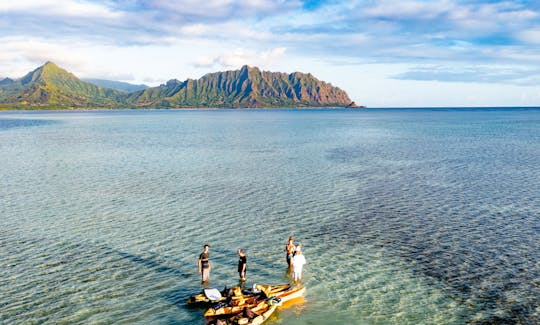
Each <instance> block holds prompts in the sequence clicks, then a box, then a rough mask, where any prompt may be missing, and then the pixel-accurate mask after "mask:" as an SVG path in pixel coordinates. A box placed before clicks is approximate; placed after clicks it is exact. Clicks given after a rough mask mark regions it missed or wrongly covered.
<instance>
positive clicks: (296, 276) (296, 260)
mask: <svg viewBox="0 0 540 325" xmlns="http://www.w3.org/2000/svg"><path fill="white" fill-rule="evenodd" d="M291 262H292V263H291V264H292V268H293V280H294V281H295V282H298V281H301V280H302V269H303V268H304V264H306V258H305V257H304V254H302V247H301V245H300V244H298V246H296V249H295V254H294V256H293V258H292V261H291Z"/></svg>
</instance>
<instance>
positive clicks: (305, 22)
mask: <svg viewBox="0 0 540 325" xmlns="http://www.w3.org/2000/svg"><path fill="white" fill-rule="evenodd" d="M0 42H1V44H2V51H1V52H0V77H20V76H22V75H23V74H25V73H26V72H28V71H30V70H32V69H34V68H35V67H37V66H39V65H41V64H43V63H44V62H46V61H53V62H56V63H57V64H59V65H60V66H62V67H64V68H66V69H68V70H70V71H71V72H73V73H75V74H76V75H77V76H79V77H87V78H90V77H94V78H106V79H113V80H122V81H127V82H132V83H146V84H149V85H158V84H160V83H163V82H165V81H166V80H168V79H173V78H177V79H180V80H183V79H186V78H199V77H200V76H202V75H204V74H205V73H208V72H213V71H218V70H229V69H238V68H239V67H240V66H242V65H243V64H249V65H253V66H259V67H260V68H262V69H264V70H272V71H283V72H294V71H303V72H311V73H312V74H314V75H315V76H316V77H318V78H320V79H323V80H325V81H328V82H331V83H332V84H334V85H336V86H338V87H340V88H342V89H344V90H346V91H347V92H348V93H349V95H350V97H351V98H352V99H353V100H355V101H356V102H357V103H359V104H364V105H368V106H370V107H388V106H390V107H396V106H520V105H523V106H540V2H538V1H493V0H491V1H487V0H485V1H451V0H440V1H439V0H435V1H421V0H410V1H409V0H404V1H396V0H380V1H375V0H366V1H354V0H351V1H320V0H319V1H311V0H305V1H301V0H292V1H283V0H244V1H240V0H206V1H198V0H185V1H172V0H126V1H121V0H104V1H80V0H17V1H2V2H0Z"/></svg>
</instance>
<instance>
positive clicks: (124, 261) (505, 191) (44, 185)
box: [0, 109, 540, 324]
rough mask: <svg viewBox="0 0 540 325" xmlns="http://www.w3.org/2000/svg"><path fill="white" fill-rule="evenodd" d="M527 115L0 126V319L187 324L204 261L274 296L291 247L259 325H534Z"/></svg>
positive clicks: (104, 116)
mask: <svg viewBox="0 0 540 325" xmlns="http://www.w3.org/2000/svg"><path fill="white" fill-rule="evenodd" d="M539 112H540V111H538V110H509V109H506V110H504V109H498V110H491V111H482V110H457V111H447V110H390V111H377V110H369V109H367V110H362V111H328V110H314V111H280V110H277V111H273V110H270V111H206V112H201V111H185V112H184V111H174V112H168V111H142V112H131V111H130V112H47V113H39V112H31V113H17V114H15V113H11V112H10V113H1V114H0V121H4V122H1V123H4V124H1V125H3V126H0V129H1V130H2V132H0V152H1V153H2V154H1V155H0V165H1V166H2V168H1V169H0V179H1V180H2V186H1V187H0V200H2V202H1V203H2V204H0V215H1V216H2V218H1V219H0V260H1V261H2V263H3V264H4V265H5V267H3V272H1V273H0V286H1V291H0V323H21V322H36V323H43V322H50V323H59V324H62V323H67V324H74V323H75V324H77V323H80V324H83V323H84V324H86V323H89V322H103V323H111V322H118V323H144V324H147V323H159V324H204V319H203V318H202V316H201V315H202V312H203V310H201V309H200V308H190V307H188V306H186V305H185V303H184V300H185V298H186V297H188V296H189V295H190V294H192V293H194V292H198V291H200V284H199V275H198V274H197V270H196V262H197V256H198V254H199V253H200V250H201V249H202V245H203V244H204V243H206V242H209V243H210V244H211V251H210V256H211V260H212V263H213V270H212V274H211V285H212V286H214V287H218V288H222V287H223V286H225V285H228V286H231V285H234V284H235V283H236V281H237V276H238V274H237V272H236V263H237V255H236V250H237V249H238V248H240V247H241V248H245V249H246V251H247V256H248V274H247V275H248V282H247V285H251V284H253V283H282V282H284V281H286V280H287V275H286V267H285V258H284V252H283V247H284V244H285V241H286V239H287V238H288V236H289V235H290V234H291V233H292V234H294V235H295V237H296V238H297V240H298V241H300V242H302V244H303V246H304V254H305V255H306V259H307V265H306V267H305V270H304V279H303V281H304V283H305V285H306V286H307V288H308V291H307V293H306V297H305V301H304V302H303V303H302V304H298V305H294V306H291V307H290V308H283V309H282V310H280V311H279V313H277V314H276V316H274V317H273V318H272V322H273V323H282V324H337V323H350V324H358V323H360V324H388V323H395V324H420V323H422V324H462V323H522V324H535V323H538V321H539V319H540V316H539V315H540V310H539V299H540V298H539V297H540V251H539V250H538V247H540V242H539V240H540V236H539V233H540V220H539V216H540V182H539V180H540V166H539V165H538V163H537V157H539V156H540V127H539V125H540V114H538V113H539ZM8 120H9V121H8ZM13 120H16V121H13ZM5 121H8V122H5ZM22 121H25V122H22ZM28 121H38V122H35V123H37V124H35V125H34V124H32V123H34V122H28ZM44 121H54V123H41V124H40V122H44ZM9 123H11V124H13V125H16V126H15V127H6V125H8V124H9ZM17 123H19V124H18V125H17ZM21 123H22V124H21ZM24 123H29V124H28V125H32V127H26V126H28V125H25V124H24ZM11 124H9V125H11Z"/></svg>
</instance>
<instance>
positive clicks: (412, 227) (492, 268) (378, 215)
mask: <svg viewBox="0 0 540 325" xmlns="http://www.w3.org/2000/svg"><path fill="white" fill-rule="evenodd" d="M359 157H362V150H358V149H354V148H353V149H351V150H348V149H347V148H344V149H339V150H336V151H334V152H331V153H330V154H329V159H331V160H333V161H336V162H343V163H350V162H351V161H357V160H359V159H360V158H359ZM464 159H465V162H463V161H461V163H463V164H465V165H467V166H468V167H467V168H468V169H467V170H470V169H473V168H474V167H475V161H468V160H466V159H467V158H464ZM457 161H458V160H457ZM439 165H443V166H445V168H447V169H448V170H450V171H452V173H451V174H447V175H445V177H446V179H444V181H445V183H439V184H437V183H433V179H437V177H438V178H440V177H441V176H440V175H441V174H440V171H439V169H438V168H440V166H439ZM454 165H455V163H448V162H444V161H443V162H439V164H433V166H429V165H428V164H426V165H419V164H410V165H400V166H399V167H395V166H390V167H387V166H364V168H365V170H362V171H359V172H357V173H347V174H343V175H342V177H343V179H345V180H347V181H354V182H357V183H358V184H361V185H359V186H358V188H357V191H356V193H355V196H354V197H351V198H350V200H348V201H347V202H346V204H347V206H348V208H350V209H349V211H351V212H350V213H348V215H343V216H340V219H339V222H335V220H333V223H332V224H326V225H324V226H323V227H322V228H321V229H320V233H319V235H320V236H329V235H330V234H333V233H339V234H342V235H343V237H342V238H344V239H343V240H346V241H354V242H355V243H356V244H363V243H365V244H369V245H373V246H374V247H376V248H380V249H382V250H384V251H386V252H388V254H390V255H391V256H392V257H394V258H399V259H401V260H403V261H406V263H407V264H408V265H409V266H410V267H411V269H412V270H413V272H416V273H417V274H419V275H420V276H421V277H422V278H424V279H426V281H428V283H429V282H431V283H433V284H434V285H437V286H439V287H440V286H442V287H443V288H444V289H445V291H446V292H447V294H449V295H450V296H452V297H453V298H454V300H456V301H458V302H459V303H460V304H461V305H462V306H465V307H466V308H468V309H469V310H470V311H471V314H467V315H463V318H464V322H467V323H470V324H516V323H517V324H538V323H539V322H540V319H539V318H538V310H537V309H538V306H539V305H540V285H539V284H540V283H539V282H538V279H540V269H539V265H540V255H539V251H538V231H537V230H538V226H539V225H540V221H539V219H538V217H537V216H535V213H534V211H535V210H533V208H530V205H527V204H525V203H524V204H522V205H520V202H527V201H526V200H524V199H523V198H527V199H528V200H529V201H530V202H538V197H537V196H535V195H536V194H535V193H538V192H537V190H536V189H538V185H537V184H533V183H531V184H528V183H527V182H526V183H525V184H521V183H519V184H514V183H510V182H506V183H503V182H504V181H506V179H505V178H501V179H500V180H499V181H497V179H495V180H494V179H493V178H494V176H493V174H491V173H485V171H484V170H485V166H483V165H482V166H479V167H478V169H476V170H475V173H472V174H471V173H467V172H465V169H462V170H459V169H460V168H458V167H459V165H456V166H454ZM532 168H533V169H532V170H530V171H529V173H530V174H532V175H534V173H539V174H540V171H538V170H536V169H534V168H535V167H532ZM484 173H485V174H484ZM499 173H500V171H499ZM372 175H377V177H378V178H376V177H372ZM366 179H368V180H370V181H366ZM447 184H450V185H447ZM503 185H505V186H503ZM404 189H406V190H404ZM539 190H540V189H539ZM506 200H508V201H506ZM497 201H500V203H499V202H497ZM485 202H488V203H485ZM497 205H500V206H508V205H511V206H512V209H507V210H496V209H494V208H491V209H489V208H486V206H487V207H497Z"/></svg>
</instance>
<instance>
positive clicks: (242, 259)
mask: <svg viewBox="0 0 540 325" xmlns="http://www.w3.org/2000/svg"><path fill="white" fill-rule="evenodd" d="M237 253H238V256H239V258H238V275H239V276H240V281H242V282H245V281H246V268H247V256H246V253H245V252H244V250H243V249H242V248H240V249H239V250H238V252H237Z"/></svg>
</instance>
